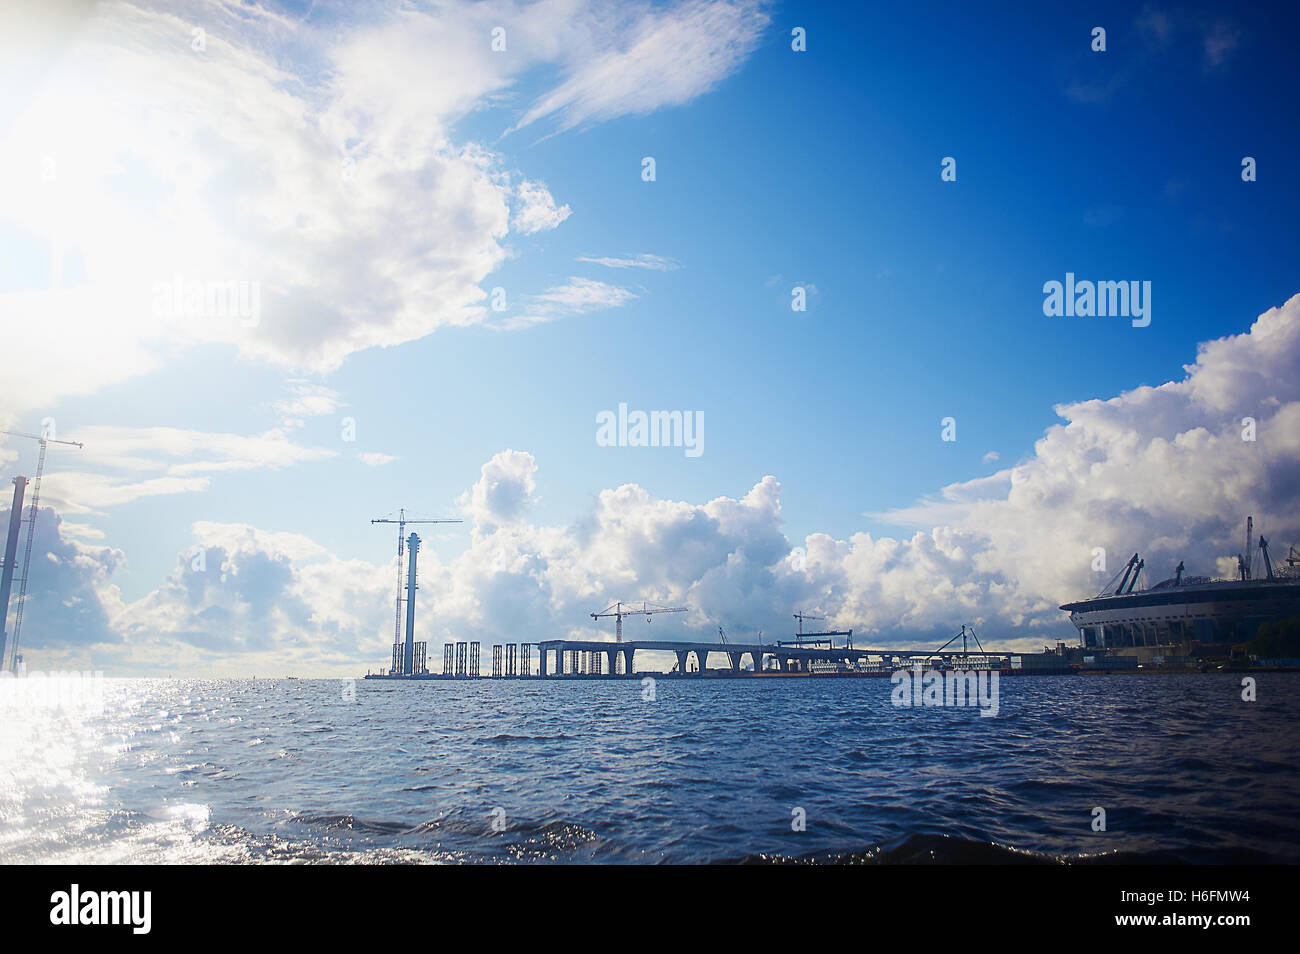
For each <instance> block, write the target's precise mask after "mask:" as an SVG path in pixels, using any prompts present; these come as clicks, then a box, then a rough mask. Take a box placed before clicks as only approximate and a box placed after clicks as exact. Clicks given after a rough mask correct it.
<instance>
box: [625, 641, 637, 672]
mask: <svg viewBox="0 0 1300 954" xmlns="http://www.w3.org/2000/svg"><path fill="white" fill-rule="evenodd" d="M634 655H636V650H635V649H632V648H630V647H626V648H624V649H623V675H625V676H630V675H632V673H633V672H634V670H633V669H632V657H633V656H634Z"/></svg>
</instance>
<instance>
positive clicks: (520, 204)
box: [510, 181, 572, 235]
mask: <svg viewBox="0 0 1300 954" xmlns="http://www.w3.org/2000/svg"><path fill="white" fill-rule="evenodd" d="M515 198H516V205H515V211H514V215H513V216H512V218H511V222H510V224H511V226H512V227H513V228H514V229H515V231H517V232H522V233H523V234H524V235H532V234H533V233H534V232H545V231H549V230H550V229H553V228H555V227H556V226H558V225H559V224H560V223H561V222H563V221H564V220H565V219H567V218H568V217H569V216H570V215H571V214H572V210H571V209H570V208H569V207H568V206H567V205H562V206H558V207H557V206H556V204H555V199H554V198H553V197H552V196H551V193H550V191H549V190H548V189H547V188H546V186H544V185H542V183H540V182H526V181H525V182H521V183H519V187H518V188H517V189H516V190H515Z"/></svg>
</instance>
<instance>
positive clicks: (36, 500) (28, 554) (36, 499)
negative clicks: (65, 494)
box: [0, 430, 85, 670]
mask: <svg viewBox="0 0 1300 954" xmlns="http://www.w3.org/2000/svg"><path fill="white" fill-rule="evenodd" d="M0 434H8V435H9V436H10V437H26V438H28V439H29V440H33V441H39V442H40V445H41V454H40V457H39V458H38V459H37V461H36V478H35V479H34V480H33V481H32V503H31V509H30V510H29V511H28V512H27V539H26V542H25V543H24V544H23V575H22V576H21V577H20V578H19V580H18V603H17V606H16V608H15V609H14V638H13V640H12V641H11V642H10V649H9V655H10V657H11V658H12V659H13V662H12V664H10V666H9V667H8V668H9V669H10V670H13V669H16V668H17V666H18V637H19V636H20V635H21V634H22V630H23V607H24V606H25V605H26V604H27V577H28V570H29V568H30V567H31V563H32V539H33V537H34V536H35V534H36V514H37V513H38V512H39V507H40V505H41V475H42V474H44V473H45V450H46V447H47V445H49V444H65V445H67V446H69V447H76V448H78V449H80V448H82V447H84V446H85V445H84V444H82V443H81V442H80V441H58V440H55V439H54V438H52V437H46V436H45V434H43V433H42V434H40V435H37V434H24V433H23V432H22V431H10V430H0ZM12 573H13V569H12V568H11V567H5V574H6V575H7V576H8V575H12ZM3 609H4V611H5V612H0V621H3V619H4V617H5V615H6V613H7V611H8V609H9V607H7V606H6V607H4V608H3ZM2 628H3V623H2V622H0V629H2ZM5 642H6V640H5V638H4V634H3V632H0V669H3V668H5V665H4V653H5Z"/></svg>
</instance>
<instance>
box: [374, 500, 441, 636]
mask: <svg viewBox="0 0 1300 954" xmlns="http://www.w3.org/2000/svg"><path fill="white" fill-rule="evenodd" d="M370 523H371V525H372V526H373V525H374V524H376V523H395V524H397V617H396V622H395V623H394V624H393V643H394V644H397V643H400V642H401V641H402V603H404V602H405V598H404V597H403V596H402V558H403V557H404V556H406V525H407V524H408V523H464V521H463V520H444V519H434V520H416V519H411V520H408V519H406V508H405V507H403V508H402V509H401V510H399V511H397V519H396V520H394V519H393V518H392V517H391V516H390V517H376V518H375V519H374V520H371V521H370Z"/></svg>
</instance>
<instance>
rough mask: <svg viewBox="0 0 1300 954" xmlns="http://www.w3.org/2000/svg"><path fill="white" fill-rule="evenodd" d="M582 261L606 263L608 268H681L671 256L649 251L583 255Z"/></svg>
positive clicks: (665, 270) (595, 263) (666, 270)
mask: <svg viewBox="0 0 1300 954" xmlns="http://www.w3.org/2000/svg"><path fill="white" fill-rule="evenodd" d="M578 261H580V262H590V263H591V264H593V265H604V266H605V267H606V268H647V269H650V270H652V271H656V272H669V271H672V270H674V269H677V268H681V265H679V264H678V263H677V262H675V261H673V260H672V259H671V258H664V257H662V256H660V255H650V254H648V253H646V254H642V255H637V256H634V257H633V258H593V257H590V256H581V257H579V258H578Z"/></svg>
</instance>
